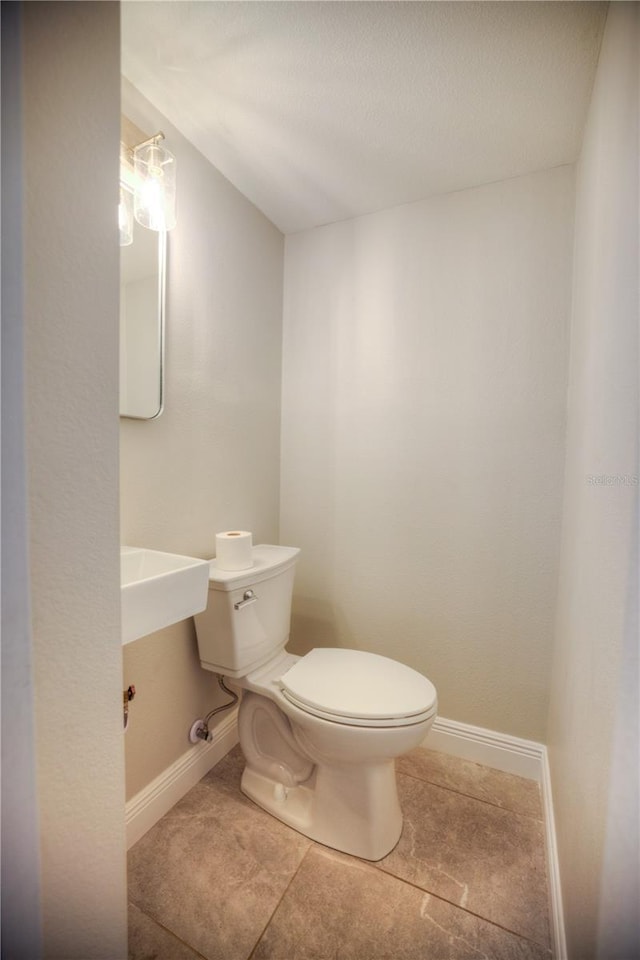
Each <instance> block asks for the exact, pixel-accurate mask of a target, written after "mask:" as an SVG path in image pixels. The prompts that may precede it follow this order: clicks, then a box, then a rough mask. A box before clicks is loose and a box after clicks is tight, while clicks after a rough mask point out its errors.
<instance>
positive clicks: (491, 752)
mask: <svg viewBox="0 0 640 960" xmlns="http://www.w3.org/2000/svg"><path fill="white" fill-rule="evenodd" d="M422 745H423V746H424V747H427V748H428V749H429V750H440V751H441V752H442V753H449V754H451V755H452V756H454V757H460V758H461V759H462V760H472V761H473V762H474V763H483V764H484V765H485V766H487V767H493V769H494V770H502V771H503V773H514V774H515V775H516V776H518V777H526V778H527V779H528V780H535V781H537V782H538V783H540V782H541V781H542V757H543V754H544V752H545V747H544V745H543V744H541V743H536V742H535V741H533V740H521V739H520V737H510V736H509V735H508V734H506V733H496V732H494V731H493V730H485V729H484V728H483V727H472V726H471V724H468V723H458V722H457V721H456V720H445V718H444V717H436V719H435V720H434V722H433V726H432V727H431V730H430V731H429V733H428V734H427V736H426V737H425V739H424V740H423V743H422Z"/></svg>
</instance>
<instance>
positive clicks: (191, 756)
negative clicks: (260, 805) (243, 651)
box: [125, 707, 238, 849]
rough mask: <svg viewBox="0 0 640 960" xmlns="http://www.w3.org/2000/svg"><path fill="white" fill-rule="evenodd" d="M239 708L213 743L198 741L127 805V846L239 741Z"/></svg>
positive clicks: (224, 722) (215, 733)
mask: <svg viewBox="0 0 640 960" xmlns="http://www.w3.org/2000/svg"><path fill="white" fill-rule="evenodd" d="M237 721H238V708H237V707H236V708H235V709H234V710H232V711H231V712H230V713H229V714H228V715H227V716H226V717H225V718H224V720H222V721H221V723H219V724H218V726H217V727H216V728H215V730H214V731H213V740H212V741H211V742H210V743H205V742H203V743H196V744H194V746H193V747H191V749H189V750H187V751H186V753H183V754H182V756H181V757H179V758H178V759H177V760H176V761H175V763H172V764H171V766H170V767H167V769H166V770H163V771H162V773H161V774H160V775H159V776H158V777H156V778H155V780H152V781H151V783H149V784H147V786H146V787H144V788H143V789H142V790H140V792H139V793H136V795H135V796H134V797H132V798H131V800H129V801H128V802H127V804H126V806H125V822H126V827H127V849H129V847H132V846H133V844H134V843H136V841H137V840H139V839H140V837H142V836H144V834H145V833H146V832H147V830H150V829H151V827H152V826H153V825H154V824H155V823H157V822H158V820H160V818H161V817H163V816H164V815H165V813H167V812H168V811H169V810H170V809H171V807H173V805H174V804H176V803H177V802H178V800H181V799H182V797H184V795H185V794H186V793H188V792H189V790H191V788H192V787H195V785H196V783H197V782H198V781H199V780H201V779H202V778H203V777H204V776H205V774H207V773H208V772H209V770H211V768H212V767H214V766H215V765H216V763H218V762H219V761H220V760H222V758H223V757H224V756H225V755H226V754H227V753H228V752H229V750H231V749H232V748H233V747H234V746H235V745H236V743H237V742H238V722H237Z"/></svg>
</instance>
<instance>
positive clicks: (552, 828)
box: [540, 747, 567, 960]
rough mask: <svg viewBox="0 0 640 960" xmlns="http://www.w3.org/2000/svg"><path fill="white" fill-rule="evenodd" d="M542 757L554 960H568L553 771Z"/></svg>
mask: <svg viewBox="0 0 640 960" xmlns="http://www.w3.org/2000/svg"><path fill="white" fill-rule="evenodd" d="M542 749H543V756H542V780H541V782H540V789H541V791H542V808H543V810H544V830H545V843H546V848H547V880H548V882H549V921H550V926H551V949H552V951H553V957H554V960H567V938H566V934H565V929H564V909H563V906H562V887H561V885H560V859H559V857H558V844H557V841H556V820H555V816H554V813H553V793H552V790H551V769H550V767H549V754H548V751H547V748H546V747H543V748H542Z"/></svg>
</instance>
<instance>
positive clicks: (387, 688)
mask: <svg viewBox="0 0 640 960" xmlns="http://www.w3.org/2000/svg"><path fill="white" fill-rule="evenodd" d="M279 687H280V691H281V693H282V694H283V696H284V697H285V698H286V699H287V700H289V701H290V702H291V703H292V704H294V705H295V706H296V707H298V708H299V709H300V710H303V711H304V712H305V713H310V714H312V715H313V716H317V717H321V718H323V719H326V720H331V721H333V722H334V723H343V724H348V725H353V726H367V727H398V726H408V725H410V724H414V723H422V722H423V721H424V720H426V719H428V718H429V717H431V716H433V715H434V714H435V712H436V709H437V695H436V689H435V687H434V686H433V684H432V683H431V681H430V680H428V679H427V678H426V677H423V676H422V674H420V673H418V672H417V671H416V670H412V669H411V667H407V666H406V665H405V664H403V663H398V662H397V661H396V660H391V659H390V658H389V657H382V656H379V655H378V654H376V653H367V652H365V651H362V650H343V649H336V648H327V647H318V648H317V649H315V650H312V651H311V652H310V653H308V654H307V655H306V656H304V657H302V658H301V659H300V660H298V661H297V662H296V663H295V665H294V666H293V667H291V668H290V669H289V670H287V671H286V673H284V674H283V675H282V676H281V677H280V680H279Z"/></svg>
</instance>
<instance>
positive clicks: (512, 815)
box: [129, 747, 551, 960]
mask: <svg viewBox="0 0 640 960" xmlns="http://www.w3.org/2000/svg"><path fill="white" fill-rule="evenodd" d="M242 767H243V760H242V755H241V753H240V750H239V748H238V747H236V748H235V749H234V750H232V751H231V753H229V754H228V755H227V756H226V757H225V758H224V759H223V760H222V761H221V762H220V763H219V764H218V765H217V766H216V767H214V769H213V770H212V771H211V772H210V773H209V774H207V776H206V777H204V778H203V779H202V780H201V781H200V783H198V784H197V785H196V786H195V787H194V788H193V790H191V791H190V792H189V793H188V794H187V795H186V796H185V797H184V798H183V799H182V800H181V801H180V802H179V803H177V804H176V806H175V807H173V809H172V810H170V811H169V813H167V815H166V816H165V817H163V818H162V820H160V821H159V822H158V823H157V824H156V825H155V826H154V827H153V828H152V829H151V830H150V831H149V832H148V833H147V834H146V835H145V836H144V837H142V839H141V840H139V841H138V843H136V844H135V846H134V847H132V848H131V850H130V852H129V901H130V907H129V917H130V919H129V957H130V960H195V958H198V957H199V958H203V957H204V958H206V960H267V958H269V960H472V958H473V960H481V958H485V960H550V958H551V950H550V937H549V920H548V906H547V882H546V868H545V854H544V829H543V823H542V808H541V802H540V795H539V790H538V786H537V784H535V783H533V782H532V781H530V780H524V779H522V778H520V777H514V776H511V775H509V774H504V773H499V772H497V771H495V770H491V769H489V768H488V767H483V766H479V765H478V764H475V763H468V762H466V761H464V760H458V759H456V758H453V757H449V756H446V755H445V754H442V753H436V752H434V751H431V750H424V749H422V748H419V749H417V750H414V751H413V752H412V753H410V754H408V755H407V756H406V757H403V758H402V759H401V760H400V761H399V762H398V768H397V769H398V783H399V792H400V801H401V804H402V808H403V812H404V818H405V823H404V830H403V833H402V836H401V838H400V841H399V843H398V845H397V846H396V848H395V849H394V850H392V852H391V853H390V854H389V855H388V856H387V857H385V858H384V859H383V860H381V861H379V862H378V863H376V864H371V863H367V862H366V861H363V860H359V859H357V858H355V857H348V856H346V855H344V854H340V853H336V852H335V851H333V850H329V849H327V848H326V847H323V846H321V845H319V844H317V843H313V842H312V841H310V840H307V838H306V837H302V836H300V834H298V833H296V832H295V831H293V830H291V829H290V828H289V827H287V826H285V825H284V824H282V823H280V822H279V821H278V820H275V819H273V817H270V816H269V815H268V814H266V813H264V812H263V811H262V810H260V809H259V808H258V807H256V806H255V805H254V804H253V803H251V801H250V800H248V799H246V798H245V797H244V796H243V795H242V794H241V793H240V786H239V784H240V776H241V773H242Z"/></svg>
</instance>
